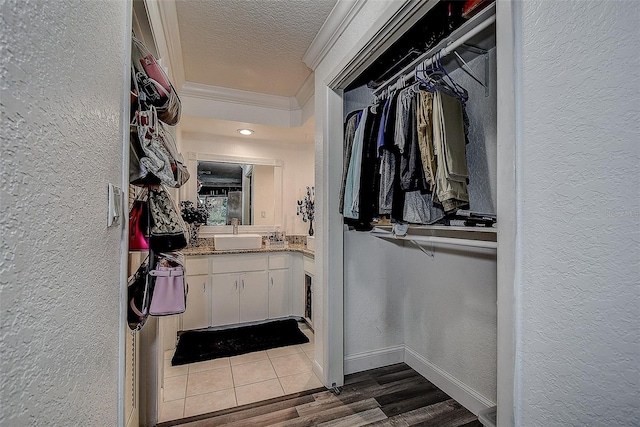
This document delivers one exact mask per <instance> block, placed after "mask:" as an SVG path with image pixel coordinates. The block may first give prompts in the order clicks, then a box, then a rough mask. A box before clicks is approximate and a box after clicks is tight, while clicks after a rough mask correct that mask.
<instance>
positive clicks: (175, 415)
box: [158, 399, 184, 422]
mask: <svg viewBox="0 0 640 427" xmlns="http://www.w3.org/2000/svg"><path fill="white" fill-rule="evenodd" d="M183 414H184V399H178V400H172V401H171V402H162V406H161V408H160V417H159V420H158V421H160V422H164V421H172V420H177V419H179V418H182V417H183V416H184V415H183Z"/></svg>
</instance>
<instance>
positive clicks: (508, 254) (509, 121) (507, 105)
mask: <svg viewBox="0 0 640 427" xmlns="http://www.w3.org/2000/svg"><path fill="white" fill-rule="evenodd" d="M521 14H522V5H521V4H520V2H517V1H498V2H496V19H497V21H496V54H497V58H498V63H497V81H498V82H500V84H498V86H497V97H498V98H497V103H498V111H497V137H498V139H497V142H498V151H497V155H498V161H497V165H498V179H497V185H498V188H497V192H498V198H497V206H496V207H497V213H498V218H499V219H500V221H499V222H498V236H497V237H498V252H497V259H498V265H497V298H498V319H497V321H498V325H497V329H498V333H497V384H496V386H497V392H496V394H497V397H496V398H497V400H498V413H497V416H498V425H502V426H510V425H515V417H516V410H515V402H516V399H517V397H516V396H517V395H518V393H519V390H518V385H517V384H518V381H517V379H518V378H517V374H516V359H515V357H516V354H517V350H516V345H517V344H516V342H517V340H516V334H517V331H518V329H517V323H518V322H517V320H516V319H517V312H516V310H517V307H518V304H517V301H518V297H519V295H518V293H517V290H516V280H517V279H516V278H517V277H518V276H519V275H518V273H519V271H518V266H519V265H520V263H519V262H517V261H518V257H519V256H520V255H521V254H520V250H519V247H518V244H517V238H518V233H517V211H516V210H517V206H518V203H517V201H518V200H517V199H518V191H517V185H518V177H517V173H516V166H515V165H516V159H517V154H518V151H517V150H518V143H519V141H520V140H521V135H520V133H519V127H520V108H521V106H522V100H521V99H519V94H521V93H522V91H521V90H520V87H519V84H520V75H519V70H521V69H522V68H521V67H520V65H521V64H520V63H519V62H520V60H521V59H520V58H521V56H522V46H521V34H522V27H521V25H522V22H521V20H522V15H521Z"/></svg>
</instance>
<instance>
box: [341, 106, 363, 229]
mask: <svg viewBox="0 0 640 427" xmlns="http://www.w3.org/2000/svg"><path fill="white" fill-rule="evenodd" d="M368 112H369V109H368V108H365V109H364V110H363V112H362V117H361V118H360V120H359V124H358V126H357V128H356V133H355V135H354V138H353V146H352V150H351V156H350V158H349V167H348V169H347V177H346V182H345V191H344V207H343V215H344V217H345V218H351V219H358V210H359V206H358V204H359V196H360V175H361V172H362V169H361V168H362V146H363V143H364V128H365V123H366V121H367V116H368V114H369V113H368Z"/></svg>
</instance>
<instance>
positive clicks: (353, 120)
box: [339, 110, 362, 213]
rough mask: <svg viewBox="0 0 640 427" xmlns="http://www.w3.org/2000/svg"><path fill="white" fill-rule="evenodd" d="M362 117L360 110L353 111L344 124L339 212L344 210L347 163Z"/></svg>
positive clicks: (349, 160) (349, 159)
mask: <svg viewBox="0 0 640 427" xmlns="http://www.w3.org/2000/svg"><path fill="white" fill-rule="evenodd" d="M361 117H362V111H358V110H356V111H353V112H351V113H349V115H348V116H347V120H346V123H345V126H344V157H343V162H344V163H343V165H342V185H341V186H340V203H339V209H340V213H343V212H344V191H345V187H346V185H347V172H348V171H349V163H350V162H351V153H352V150H353V140H354V138H355V135H356V128H357V126H358V122H359V121H360V118H361Z"/></svg>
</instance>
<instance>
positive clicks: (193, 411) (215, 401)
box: [184, 388, 236, 417]
mask: <svg viewBox="0 0 640 427" xmlns="http://www.w3.org/2000/svg"><path fill="white" fill-rule="evenodd" d="M234 406H236V393H235V390H234V389H232V388H229V389H226V390H219V391H214V392H212V393H206V394H199V395H197V396H188V397H187V398H186V399H185V404H184V416H185V417H192V416H194V415H200V414H206V413H208V412H214V411H220V410H222V409H227V408H232V407H234Z"/></svg>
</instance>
